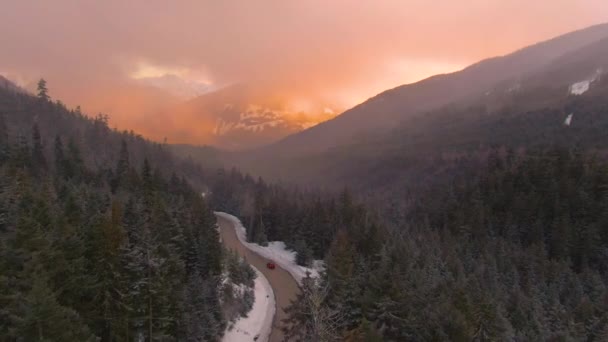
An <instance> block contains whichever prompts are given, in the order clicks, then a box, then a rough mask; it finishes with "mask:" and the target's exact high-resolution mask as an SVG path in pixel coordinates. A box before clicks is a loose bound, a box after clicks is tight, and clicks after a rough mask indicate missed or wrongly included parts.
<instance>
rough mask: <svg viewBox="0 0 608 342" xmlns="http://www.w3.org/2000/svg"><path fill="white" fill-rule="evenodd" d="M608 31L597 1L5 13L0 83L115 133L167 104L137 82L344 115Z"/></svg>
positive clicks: (199, 5) (51, 4)
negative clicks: (67, 107) (580, 32)
mask: <svg viewBox="0 0 608 342" xmlns="http://www.w3.org/2000/svg"><path fill="white" fill-rule="evenodd" d="M606 20H608V3H606V1H605V0H581V1H571V0H538V1H528V0H510V1H503V0H468V1H458V2H457V1H447V0H446V1H441V0H438V1H433V2H431V1H422V0H410V1H408V0H378V1H352V0H331V1H327V0H306V1H296V0H260V1H250V0H241V1H239V0H227V1H212V0H181V1H165V0H129V1H124V0H105V1H97V0H53V1H35V0H21V1H5V3H3V5H2V11H1V12H0V32H1V33H0V48H1V49H2V53H1V54H0V70H3V71H5V72H6V73H8V74H11V75H14V76H15V77H19V78H20V79H21V80H22V82H29V83H33V82H34V81H35V80H36V79H37V78H39V77H40V76H43V77H45V78H46V79H47V80H48V81H49V85H50V87H51V91H52V94H53V95H54V96H55V97H58V98H62V99H64V100H65V101H66V102H67V103H68V104H72V105H76V104H81V105H83V108H84V109H85V110H87V109H89V110H91V111H99V110H102V109H103V110H105V111H108V112H109V114H110V115H111V117H112V121H113V122H115V123H117V124H120V125H127V124H129V123H130V122H132V120H130V116H138V115H142V113H143V112H144V111H149V110H150V107H151V105H154V106H156V105H158V106H165V105H170V104H171V103H172V101H175V99H171V98H170V97H168V98H167V99H166V101H164V100H163V101H160V98H158V96H159V95H158V92H157V91H156V90H153V89H149V88H148V87H146V86H144V85H142V84H141V82H140V83H138V82H135V80H134V79H133V76H134V75H135V76H137V75H138V73H140V74H141V73H142V72H143V73H144V74H145V73H146V72H148V73H150V74H154V76H152V77H161V76H163V73H165V74H171V75H177V76H179V77H182V78H185V79H187V80H189V81H202V82H203V83H211V84H212V85H213V86H216V87H217V86H221V85H226V84H232V83H236V82H247V83H249V84H255V85H256V87H257V88H258V89H259V91H260V92H262V93H268V94H269V96H273V97H283V98H286V99H293V101H294V102H300V103H304V102H310V101H320V102H323V103H332V102H334V103H336V102H337V103H336V106H338V107H344V106H350V105H354V104H356V103H357V102H359V101H362V100H365V99H366V98H367V97H370V96H373V95H374V94H375V93H377V92H379V91H382V90H384V89H386V88H390V87H394V86H397V85H400V84H403V83H408V82H411V81H415V80H418V79H421V78H423V77H426V76H428V75H430V74H433V73H437V72H446V71H452V70H455V69H458V68H461V67H463V66H465V65H467V64H470V63H472V62H475V61H477V60H479V59H482V58H485V57H490V56H494V55H500V54H505V53H508V52H510V51H512V50H515V49H517V48H520V47H522V46H525V45H528V44H531V43H534V42H537V41H539V40H543V39H547V38H550V37H552V36H556V35H559V34H561V33H565V32H568V31H571V30H574V29H578V28H582V27H585V26H589V25H592V24H595V23H599V22H602V21H606ZM140 76H141V75H140ZM24 80H25V81H24ZM130 94H133V95H132V97H133V101H131V102H129V100H128V98H129V97H130ZM155 97H156V99H155V100H153V101H152V100H150V99H154V98H155ZM148 101H151V102H148ZM140 102H141V103H140ZM160 102H162V103H160ZM139 107H141V108H139ZM135 128H138V127H135ZM144 130H145V129H144Z"/></svg>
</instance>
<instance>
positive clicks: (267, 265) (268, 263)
mask: <svg viewBox="0 0 608 342" xmlns="http://www.w3.org/2000/svg"><path fill="white" fill-rule="evenodd" d="M266 267H268V268H269V269H271V270H274V268H275V267H276V265H275V264H274V262H267V263H266Z"/></svg>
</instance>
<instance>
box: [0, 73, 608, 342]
mask: <svg viewBox="0 0 608 342" xmlns="http://www.w3.org/2000/svg"><path fill="white" fill-rule="evenodd" d="M39 88H40V94H39V96H37V97H34V96H30V95H25V94H21V93H16V92H10V91H0V112H1V113H0V114H1V116H0V172H1V174H2V177H1V180H2V182H1V184H0V224H1V225H0V237H1V239H0V247H1V248H0V253H1V254H2V257H1V258H0V337H1V338H2V339H3V340H7V341H21V340H26V341H29V340H48V341H87V340H91V341H93V340H104V341H130V340H141V339H144V340H150V341H152V340H155V341H171V340H175V341H200V340H205V341H213V340H219V339H220V338H221V335H222V334H223V332H224V329H225V328H226V326H227V325H228V324H229V322H230V321H231V320H233V319H234V318H235V317H238V316H239V315H241V314H243V313H244V312H246V311H247V310H249V309H250V308H251V305H252V301H253V298H252V293H251V291H246V292H245V294H244V297H243V298H235V297H234V293H232V292H231V290H230V288H227V287H226V286H224V284H223V279H225V278H226V277H228V278H230V280H231V281H232V282H233V283H235V284H244V285H246V286H249V287H251V286H252V282H253V278H254V274H253V272H252V270H251V269H250V268H249V267H248V266H247V265H246V264H245V263H244V262H243V261H242V260H239V259H238V257H236V256H235V255H233V254H231V253H225V252H223V251H222V249H221V247H220V243H219V236H218V233H217V230H216V223H215V218H214V216H213V213H212V210H220V211H226V212H229V213H233V214H235V215H237V216H239V217H240V218H241V219H242V220H243V222H244V224H245V225H246V227H247V239H248V240H249V241H254V242H257V243H259V244H261V245H264V244H266V243H267V242H269V241H277V240H278V241H285V243H286V244H287V246H288V247H290V248H292V249H293V250H295V251H296V252H297V262H298V263H299V264H301V265H310V263H311V262H312V261H313V260H314V259H323V260H324V261H325V263H326V267H325V272H324V273H323V274H322V276H321V279H319V280H313V279H312V278H306V279H304V281H303V284H302V286H301V292H300V293H299V294H298V296H297V299H296V300H295V301H294V302H293V303H292V305H291V307H290V308H288V312H289V313H290V315H289V319H288V320H287V323H289V324H287V325H286V327H287V328H286V331H285V333H286V336H287V337H288V338H290V339H291V340H299V341H339V340H344V341H471V340H475V341H492V340H505V341H510V340H513V341H541V340H546V341H604V340H606V339H608V291H607V285H608V269H607V267H606V265H607V264H608V230H607V229H608V228H607V227H608V214H607V213H608V210H607V208H608V163H607V162H606V160H605V159H604V157H603V156H602V155H601V154H592V153H591V152H590V151H589V150H585V149H579V148H576V147H570V146H566V145H564V144H560V143H555V144H551V143H543V144H542V145H537V146H534V147H530V148H521V147H519V148H517V149H514V148H510V147H508V146H506V145H503V146H495V147H493V148H491V149H489V150H484V151H482V152H479V153H477V154H470V155H469V156H468V157H463V158H461V160H459V162H458V172H455V173H453V175H452V176H451V177H446V178H445V180H444V181H443V182H441V183H440V186H438V185H437V186H431V185H429V186H426V187H420V188H419V189H420V191H419V192H418V193H417V194H416V196H412V195H411V194H404V195H403V199H402V202H403V203H406V204H405V205H400V206H393V205H392V203H393V202H387V203H384V205H382V204H381V203H378V202H375V201H373V200H370V199H369V198H365V197H362V196H359V195H358V194H356V193H352V192H351V191H349V190H347V189H345V190H343V191H341V192H338V193H336V192H332V191H325V190H318V189H314V188H297V187H292V186H289V185H277V184H272V183H269V182H266V181H264V180H263V179H254V178H252V177H250V176H248V175H246V174H242V173H241V172H240V171H238V170H236V169H232V170H210V169H207V168H205V167H204V165H203V166H201V165H197V164H195V163H194V162H192V161H189V160H181V159H177V158H175V157H173V156H172V155H171V153H170V152H168V150H167V149H166V147H165V146H163V145H162V144H156V143H152V142H149V141H147V140H145V139H143V138H142V137H140V136H137V135H136V134H134V133H133V132H119V131H117V130H114V129H111V128H109V127H108V124H107V117H105V116H104V115H98V116H96V117H95V118H92V119H91V118H87V117H86V116H84V115H83V114H82V113H80V111H79V110H78V109H75V110H68V109H67V108H66V107H65V106H64V105H63V104H61V103H60V102H54V101H52V100H51V99H50V98H49V97H48V94H47V90H46V85H45V84H41V86H40V87H39ZM201 192H203V193H205V194H206V195H208V196H201ZM207 199H208V200H207Z"/></svg>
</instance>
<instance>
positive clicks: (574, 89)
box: [570, 80, 591, 95]
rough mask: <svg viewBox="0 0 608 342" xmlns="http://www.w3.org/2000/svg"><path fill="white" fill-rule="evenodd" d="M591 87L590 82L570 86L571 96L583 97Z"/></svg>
mask: <svg viewBox="0 0 608 342" xmlns="http://www.w3.org/2000/svg"><path fill="white" fill-rule="evenodd" d="M590 85H591V81H590V80H585V81H581V82H576V83H574V84H573V85H571V86H570V94H572V95H582V94H584V93H586V92H587V90H589V86H590Z"/></svg>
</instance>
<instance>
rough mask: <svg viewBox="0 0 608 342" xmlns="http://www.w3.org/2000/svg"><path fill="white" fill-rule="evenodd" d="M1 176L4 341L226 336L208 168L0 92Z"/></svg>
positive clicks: (102, 123) (102, 124)
mask: <svg viewBox="0 0 608 342" xmlns="http://www.w3.org/2000/svg"><path fill="white" fill-rule="evenodd" d="M0 174H1V179H2V181H1V182H0V217H1V220H0V340H3V341H4V340H6V341H20V340H44V341H98V340H106V341H110V340H122V341H127V340H138V339H147V340H161V339H162V340H189V339H193V340H217V339H218V338H219V337H220V336H221V335H222V334H223V330H224V327H225V324H226V321H227V320H228V317H227V316H225V315H226V313H225V312H224V311H223V309H224V307H223V306H222V305H220V299H221V300H222V303H224V305H227V304H226V303H227V302H226V299H228V297H223V294H222V293H223V292H222V291H223V290H222V286H224V285H222V284H224V283H223V282H222V277H223V273H222V271H223V270H224V266H223V257H222V251H221V247H220V244H219V239H218V234H217V231H216V229H215V218H214V216H213V213H212V212H211V210H210V208H209V206H208V204H207V203H206V202H205V201H204V199H203V198H201V196H200V189H201V187H200V186H201V184H203V182H204V180H203V178H202V177H203V175H204V173H203V172H202V171H201V169H200V168H199V167H197V166H195V165H192V164H187V163H184V162H180V161H178V160H177V159H175V158H174V157H173V156H172V155H171V154H170V153H169V152H168V151H167V150H166V149H165V148H164V147H163V146H162V145H159V144H154V143H151V142H149V141H147V140H145V139H144V138H142V137H141V136H137V135H135V134H134V133H132V132H131V133H129V132H117V131H114V130H111V129H110V128H108V126H107V121H106V119H105V118H104V117H101V116H100V117H97V118H95V119H89V118H87V117H85V116H84V115H82V113H80V112H78V111H72V110H68V109H66V108H65V107H64V106H63V105H62V104H61V103H59V102H57V103H56V102H51V101H49V100H47V99H45V98H44V96H41V97H33V96H31V95H27V94H23V93H16V92H13V91H10V90H6V89H0ZM186 177H188V179H189V180H191V181H192V183H190V182H189V181H187V180H186ZM193 184H195V185H194V186H193ZM195 189H196V190H195ZM226 284H230V283H226ZM226 286H228V285H226ZM230 286H231V285H230ZM231 300H234V298H233V299H231ZM238 300H239V301H240V298H239V299H238Z"/></svg>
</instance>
